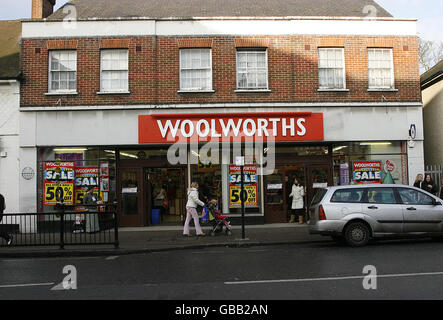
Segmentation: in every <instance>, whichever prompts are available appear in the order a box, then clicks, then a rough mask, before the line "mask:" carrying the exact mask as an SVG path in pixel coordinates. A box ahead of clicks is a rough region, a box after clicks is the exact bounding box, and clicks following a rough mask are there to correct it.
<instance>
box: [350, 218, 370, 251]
mask: <svg viewBox="0 0 443 320" xmlns="http://www.w3.org/2000/svg"><path fill="white" fill-rule="evenodd" d="M370 237H371V232H370V230H369V228H368V226H367V225H366V224H364V223H362V222H352V223H351V224H349V225H348V226H347V227H346V231H345V239H346V242H347V243H348V244H349V245H350V246H351V247H363V246H365V245H367V244H368V242H369V239H370Z"/></svg>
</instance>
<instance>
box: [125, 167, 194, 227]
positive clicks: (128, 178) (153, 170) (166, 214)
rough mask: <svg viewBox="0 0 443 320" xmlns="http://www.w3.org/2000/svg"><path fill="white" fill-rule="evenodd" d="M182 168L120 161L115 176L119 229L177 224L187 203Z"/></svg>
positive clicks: (179, 222)
mask: <svg viewBox="0 0 443 320" xmlns="http://www.w3.org/2000/svg"><path fill="white" fill-rule="evenodd" d="M186 177H187V174H186V168H185V167H175V168H169V167H150V166H149V164H148V163H147V162H146V163H142V162H135V161H122V162H121V164H120V168H119V175H118V182H117V183H118V190H119V192H118V199H119V206H118V217H119V226H120V227H142V226H156V225H180V224H181V222H182V221H183V219H184V217H183V216H184V215H185V213H186V211H185V205H186V203H185V200H186V194H185V190H186Z"/></svg>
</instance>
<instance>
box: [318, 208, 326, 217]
mask: <svg viewBox="0 0 443 320" xmlns="http://www.w3.org/2000/svg"><path fill="white" fill-rule="evenodd" d="M318 219H319V220H326V214H325V210H324V209H323V206H322V205H320V207H319V208H318Z"/></svg>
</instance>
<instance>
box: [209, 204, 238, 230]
mask: <svg viewBox="0 0 443 320" xmlns="http://www.w3.org/2000/svg"><path fill="white" fill-rule="evenodd" d="M206 207H207V208H208V215H209V219H208V220H209V221H210V222H212V230H211V232H210V235H211V236H215V234H216V233H219V232H222V231H223V227H225V229H226V231H225V232H226V234H227V235H228V236H230V235H232V228H231V223H230V222H229V220H228V217H226V216H222V215H221V214H220V210H219V209H217V200H216V199H212V200H210V201H208V202H207V205H206Z"/></svg>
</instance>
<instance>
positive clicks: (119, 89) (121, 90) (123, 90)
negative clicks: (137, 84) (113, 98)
mask: <svg viewBox="0 0 443 320" xmlns="http://www.w3.org/2000/svg"><path fill="white" fill-rule="evenodd" d="M112 51H118V52H123V51H124V52H125V53H126V63H127V64H126V69H112V68H111V69H104V63H103V54H104V53H105V52H112ZM103 72H120V73H124V72H126V75H127V77H126V78H127V82H126V86H125V87H124V88H117V89H105V88H104V87H103V80H104V79H103ZM99 93H101V94H110V93H129V50H128V49H123V48H121V49H101V50H100V92H99Z"/></svg>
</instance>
